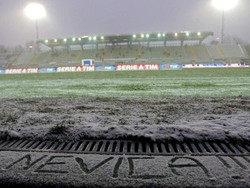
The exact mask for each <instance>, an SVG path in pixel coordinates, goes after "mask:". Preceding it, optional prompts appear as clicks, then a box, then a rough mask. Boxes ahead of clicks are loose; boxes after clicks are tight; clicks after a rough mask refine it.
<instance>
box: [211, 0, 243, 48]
mask: <svg viewBox="0 0 250 188" xmlns="http://www.w3.org/2000/svg"><path fill="white" fill-rule="evenodd" d="M238 1H239V0H212V5H213V6H214V7H215V8H217V9H218V10H220V11H222V19H221V44H223V43H224V36H225V11H228V10H230V9H232V8H234V7H235V6H236V5H237V4H238Z"/></svg>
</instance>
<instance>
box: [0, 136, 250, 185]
mask: <svg viewBox="0 0 250 188" xmlns="http://www.w3.org/2000/svg"><path fill="white" fill-rule="evenodd" d="M249 172H250V146H249V144H239V143H227V142H199V143H198V142H186V143H180V142H140V141H128V140H83V141H80V142H76V143H66V142H65V143H64V142H52V141H30V140H9V141H0V186H1V187H5V186H6V185H8V186H25V187H112V188H113V187H137V188H138V187H143V188H144V187H164V188H165V187H250V174H249Z"/></svg>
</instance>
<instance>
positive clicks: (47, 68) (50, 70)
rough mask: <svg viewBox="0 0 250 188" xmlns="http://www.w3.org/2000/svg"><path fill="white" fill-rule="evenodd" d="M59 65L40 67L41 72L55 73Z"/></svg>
mask: <svg viewBox="0 0 250 188" xmlns="http://www.w3.org/2000/svg"><path fill="white" fill-rule="evenodd" d="M56 69H57V67H40V68H39V70H38V72H39V73H54V72H56Z"/></svg>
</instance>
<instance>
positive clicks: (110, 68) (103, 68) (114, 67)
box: [95, 65, 116, 71]
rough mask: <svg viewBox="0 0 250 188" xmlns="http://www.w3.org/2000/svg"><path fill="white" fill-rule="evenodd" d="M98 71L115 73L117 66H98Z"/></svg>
mask: <svg viewBox="0 0 250 188" xmlns="http://www.w3.org/2000/svg"><path fill="white" fill-rule="evenodd" d="M95 70H96V71H115V70H116V66H115V65H106V66H96V69H95Z"/></svg>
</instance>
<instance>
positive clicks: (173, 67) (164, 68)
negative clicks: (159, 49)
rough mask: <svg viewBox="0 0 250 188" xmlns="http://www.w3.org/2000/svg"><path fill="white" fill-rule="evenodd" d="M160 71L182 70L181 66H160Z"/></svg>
mask: <svg viewBox="0 0 250 188" xmlns="http://www.w3.org/2000/svg"><path fill="white" fill-rule="evenodd" d="M160 70H182V64H166V63H165V64H164V63H163V64H161V65H160Z"/></svg>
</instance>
